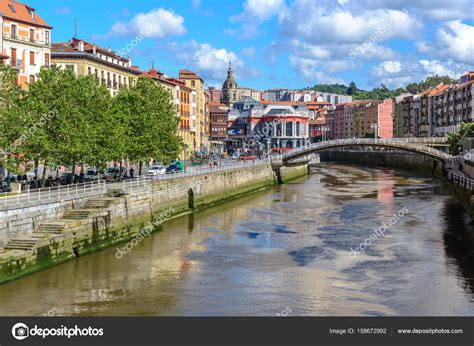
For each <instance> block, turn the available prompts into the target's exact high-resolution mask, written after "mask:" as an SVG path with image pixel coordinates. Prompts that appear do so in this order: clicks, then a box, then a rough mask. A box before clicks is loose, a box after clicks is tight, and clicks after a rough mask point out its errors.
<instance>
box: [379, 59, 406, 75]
mask: <svg viewBox="0 0 474 346" xmlns="http://www.w3.org/2000/svg"><path fill="white" fill-rule="evenodd" d="M401 70H402V63H401V62H400V61H398V60H387V61H384V62H381V63H380V64H379V65H378V66H375V67H374V69H373V71H374V74H375V75H376V76H384V75H386V74H394V73H397V72H400V71H401Z"/></svg>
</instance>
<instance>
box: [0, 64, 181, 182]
mask: <svg viewBox="0 0 474 346" xmlns="http://www.w3.org/2000/svg"><path fill="white" fill-rule="evenodd" d="M12 73H13V72H12V71H11V69H10V68H8V67H0V78H1V80H2V82H3V85H4V87H3V88H2V89H1V90H0V102H1V107H0V132H1V136H0V148H3V151H4V153H5V155H3V157H2V161H1V163H0V164H1V165H3V166H4V167H7V168H8V169H9V170H12V171H15V170H16V167H18V166H19V162H20V161H24V160H25V159H26V160H28V161H31V162H36V163H38V162H39V161H42V162H43V163H44V165H45V166H48V167H51V168H53V167H56V166H69V167H73V168H75V167H76V165H84V164H85V165H88V166H92V167H97V168H104V167H106V166H107V164H109V163H110V162H112V161H121V160H122V159H127V158H128V159H129V160H130V161H132V162H138V163H140V162H143V161H148V160H150V159H156V160H160V161H169V160H172V159H176V158H177V156H178V154H179V148H180V144H181V138H180V137H179V136H178V133H177V128H178V122H179V118H178V116H177V113H176V108H175V106H174V104H173V100H172V96H171V94H170V93H169V92H168V91H167V90H166V89H164V88H163V87H162V86H161V85H159V84H158V83H156V82H155V81H153V80H152V79H150V78H148V77H140V78H139V80H138V83H136V85H135V86H131V87H130V88H129V89H125V88H124V89H121V90H120V92H119V94H118V96H117V97H112V96H111V95H110V92H109V90H108V89H107V88H106V87H105V86H104V85H100V84H99V81H98V79H97V78H96V77H95V76H92V75H88V76H79V77H76V75H75V73H74V72H73V71H71V70H69V69H66V70H62V69H60V68H58V67H52V68H42V69H41V72H40V73H39V75H38V81H37V82H36V83H34V84H32V85H30V86H29V90H28V92H27V93H25V92H23V91H22V90H21V89H20V88H19V87H17V86H15V83H14V79H13V75H12ZM43 180H44V177H43Z"/></svg>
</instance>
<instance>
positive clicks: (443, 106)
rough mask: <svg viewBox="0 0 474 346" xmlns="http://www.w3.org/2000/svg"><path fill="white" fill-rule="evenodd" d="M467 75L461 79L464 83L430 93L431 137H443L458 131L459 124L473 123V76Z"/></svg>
mask: <svg viewBox="0 0 474 346" xmlns="http://www.w3.org/2000/svg"><path fill="white" fill-rule="evenodd" d="M471 73H472V72H471ZM467 75H468V76H467V77H468V78H461V80H464V81H465V82H464V83H461V84H457V85H450V86H445V87H443V88H438V90H437V92H433V93H432V95H431V97H432V104H431V111H432V123H433V127H432V135H433V136H440V137H444V136H446V135H447V134H448V133H451V132H456V131H459V128H460V125H461V123H463V122H472V121H474V112H473V106H474V102H473V100H472V94H473V91H474V74H472V76H469V74H467ZM463 77H466V75H465V76H463Z"/></svg>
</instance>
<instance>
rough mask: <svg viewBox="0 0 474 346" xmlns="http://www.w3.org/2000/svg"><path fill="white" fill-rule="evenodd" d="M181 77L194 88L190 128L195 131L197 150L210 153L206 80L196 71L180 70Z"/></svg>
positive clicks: (187, 84) (209, 123) (188, 85)
mask: <svg viewBox="0 0 474 346" xmlns="http://www.w3.org/2000/svg"><path fill="white" fill-rule="evenodd" d="M179 79H180V80H182V81H184V82H185V84H186V86H187V87H189V88H191V89H193V91H194V92H195V95H194V97H193V98H192V99H191V116H190V117H191V118H190V123H191V125H190V128H191V131H194V132H195V141H196V145H195V146H194V150H195V151H199V152H201V153H205V154H207V153H209V137H210V129H211V127H210V125H211V122H210V120H209V108H208V107H209V106H208V104H209V94H208V93H207V91H206V90H205V89H204V80H203V79H202V78H201V77H200V76H199V75H198V74H197V73H195V72H193V71H189V70H180V71H179Z"/></svg>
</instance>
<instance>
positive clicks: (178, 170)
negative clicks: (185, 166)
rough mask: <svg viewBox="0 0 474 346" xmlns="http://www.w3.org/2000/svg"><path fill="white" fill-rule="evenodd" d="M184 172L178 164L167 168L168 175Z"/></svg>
mask: <svg viewBox="0 0 474 346" xmlns="http://www.w3.org/2000/svg"><path fill="white" fill-rule="evenodd" d="M182 171H183V170H182V169H181V167H180V166H178V165H176V164H171V165H169V166H168V167H166V174H175V173H181V172H182Z"/></svg>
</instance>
